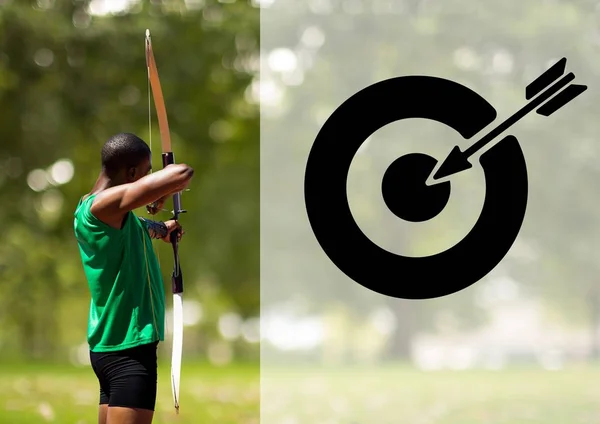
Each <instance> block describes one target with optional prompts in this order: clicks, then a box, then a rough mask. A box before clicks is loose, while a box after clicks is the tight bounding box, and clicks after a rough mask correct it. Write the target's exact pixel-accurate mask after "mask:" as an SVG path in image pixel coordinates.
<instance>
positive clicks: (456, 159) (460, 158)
mask: <svg viewBox="0 0 600 424" xmlns="http://www.w3.org/2000/svg"><path fill="white" fill-rule="evenodd" d="M471 166H472V165H471V164H470V163H469V161H468V156H467V155H465V154H464V153H463V152H461V151H460V149H459V148H458V146H454V148H453V149H452V151H451V152H450V154H449V155H448V157H447V158H446V160H444V162H442V166H440V169H438V171H437V172H436V173H435V175H434V176H433V179H434V180H439V179H440V178H444V177H448V176H450V175H454V174H457V173H459V172H461V171H464V170H465V169H469V168H471Z"/></svg>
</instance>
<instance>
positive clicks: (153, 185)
mask: <svg viewBox="0 0 600 424" xmlns="http://www.w3.org/2000/svg"><path fill="white" fill-rule="evenodd" d="M193 175H194V170H193V169H192V168H191V167H189V166H188V165H185V164H176V165H169V166H167V167H166V168H164V169H162V170H160V171H156V172H154V173H152V174H150V175H147V176H145V177H143V178H140V179H139V180H138V181H136V182H133V183H129V184H122V185H119V186H116V187H111V188H109V189H106V190H104V191H102V192H101V193H99V194H98V196H96V198H95V199H94V203H93V205H92V208H91V211H92V213H93V214H94V216H95V217H96V218H98V219H99V220H100V221H102V222H104V223H106V224H108V225H110V226H111V227H115V228H121V223H122V221H123V217H124V216H125V214H126V213H127V212H129V211H132V210H134V209H137V208H139V207H142V206H144V205H147V204H149V203H152V202H154V201H156V200H158V199H160V198H162V197H165V196H168V195H171V194H174V193H178V192H180V191H182V190H183V189H185V188H186V187H187V186H188V184H189V183H190V180H191V179H192V177H193Z"/></svg>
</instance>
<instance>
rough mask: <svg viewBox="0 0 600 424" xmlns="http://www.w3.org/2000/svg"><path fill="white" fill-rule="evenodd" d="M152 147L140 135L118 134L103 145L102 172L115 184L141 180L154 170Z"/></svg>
mask: <svg viewBox="0 0 600 424" xmlns="http://www.w3.org/2000/svg"><path fill="white" fill-rule="evenodd" d="M151 158H152V155H151V151H150V147H148V145H147V144H146V143H145V142H144V140H142V139H141V138H139V137H138V136H136V135H134V134H130V133H121V134H116V135H114V136H112V137H111V138H109V139H108V140H107V141H106V143H104V146H103V147H102V172H103V173H104V174H105V175H106V176H107V177H108V178H110V180H111V181H112V182H113V183H114V184H125V183H131V182H134V181H137V180H139V179H140V178H142V177H143V176H145V175H147V174H148V172H150V171H151V170H152V162H151Z"/></svg>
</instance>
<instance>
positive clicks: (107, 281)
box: [74, 133, 194, 424]
mask: <svg viewBox="0 0 600 424" xmlns="http://www.w3.org/2000/svg"><path fill="white" fill-rule="evenodd" d="M151 170H152V165H151V152H150V148H149V147H148V145H147V144H146V143H145V142H144V141H142V140H141V139H140V138H138V137H137V136H135V135H133V134H127V133H124V134H117V135H115V136H113V137H111V138H110V139H109V140H108V141H107V142H106V143H105V144H104V147H103V148H102V171H101V172H100V176H99V177H98V180H97V181H96V184H95V185H94V187H93V188H92V190H91V191H90V193H89V194H87V195H85V196H83V197H82V198H81V200H80V201H79V204H78V205H77V209H76V211H75V220H74V229H75V236H76V238H77V243H78V245H79V251H80V254H81V260H82V263H83V268H84V272H85V275H86V278H87V281H88V286H89V289H90V294H91V304H90V311H89V317H88V330H87V340H88V344H89V346H90V360H91V364H92V368H93V369H94V372H95V374H96V376H97V377H98V381H99V383H100V406H99V412H98V423H99V424H150V423H151V422H152V419H153V416H154V407H155V403H156V388H157V357H156V350H157V346H158V342H159V341H163V340H164V318H165V292H164V286H163V280H162V276H161V271H160V268H159V263H158V260H157V258H156V255H155V254H154V250H153V248H152V240H151V239H162V240H164V241H166V242H169V236H170V234H171V232H173V231H175V230H179V237H181V234H183V232H182V230H181V227H180V226H179V224H178V223H177V222H176V221H174V220H170V221H166V222H155V221H151V220H147V219H144V218H138V217H137V216H136V215H134V213H133V212H132V211H133V210H134V209H137V208H139V207H141V206H144V205H151V206H146V208H147V210H148V212H150V213H151V214H155V213H156V212H158V210H160V209H161V208H162V205H163V203H164V201H165V199H166V198H168V197H169V196H172V195H173V194H174V193H177V192H180V191H182V190H184V189H185V188H186V187H187V186H188V184H189V182H190V180H191V178H192V176H193V174H194V170H193V169H192V168H190V167H189V166H187V165H184V164H176V165H169V166H167V167H165V168H164V169H163V170H160V171H157V172H154V173H150V171H151Z"/></svg>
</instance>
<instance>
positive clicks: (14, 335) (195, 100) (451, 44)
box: [0, 0, 600, 424]
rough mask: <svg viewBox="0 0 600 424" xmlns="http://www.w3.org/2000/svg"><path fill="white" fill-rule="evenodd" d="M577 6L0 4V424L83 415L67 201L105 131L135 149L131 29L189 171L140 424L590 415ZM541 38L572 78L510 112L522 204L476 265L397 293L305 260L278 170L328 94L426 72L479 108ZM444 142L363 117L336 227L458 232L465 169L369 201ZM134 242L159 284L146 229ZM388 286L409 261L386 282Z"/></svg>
mask: <svg viewBox="0 0 600 424" xmlns="http://www.w3.org/2000/svg"><path fill="white" fill-rule="evenodd" d="M599 19H600V11H599V9H598V4H597V3H596V2H594V1H587V0H571V1H559V0H555V1H549V2H521V1H517V0H511V1H505V2H486V3H483V2H476V1H475V0H451V1H444V2H440V1H435V0H428V1H418V0H416V1H415V0H339V1H333V0H307V1H296V0H261V1H258V0H257V1H251V2H250V1H244V0H237V1H236V0H221V1H217V0H185V1H184V0H170V1H167V0H163V1H159V0H153V1H151V0H148V1H143V0H140V1H135V0H114V1H109V0H105V1H102V0H95V1H79V0H54V1H52V0H38V1H27V0H12V1H11V0H0V29H1V31H2V32H1V33H0V105H1V108H0V111H1V114H0V141H1V142H0V198H1V202H0V204H1V205H3V207H2V208H1V209H0V217H2V218H3V222H4V225H3V231H2V236H1V240H2V243H0V289H1V291H0V399H1V400H0V423H9V424H13V423H15V424H19V423H40V422H54V423H61V424H62V423H66V424H69V423H74V424H84V423H94V422H95V420H96V418H95V417H96V405H97V390H98V389H97V383H96V379H95V377H94V376H93V374H92V371H91V370H90V369H89V366H88V359H87V355H88V354H87V345H86V343H85V330H86V323H87V310H88V304H89V303H88V302H89V297H88V292H87V285H86V283H85V280H84V276H83V272H82V269H81V265H80V260H79V256H78V252H77V246H76V243H75V240H74V237H73V230H72V220H73V218H72V213H73V210H74V208H75V206H76V204H77V201H78V200H79V198H80V196H81V195H83V194H85V193H87V192H88V191H89V189H90V188H91V186H92V185H93V183H94V181H95V179H96V177H97V174H98V171H99V161H100V157H99V156H100V155H99V149H100V147H101V146H102V143H103V142H104V141H105V140H106V139H107V138H108V137H109V136H111V135H112V134H114V133H117V132H122V131H129V132H134V133H136V134H138V135H140V136H141V137H142V138H144V139H145V140H147V141H148V142H150V141H151V143H152V149H153V151H154V152H157V151H158V152H159V151H160V135H159V132H158V123H157V122H156V119H155V113H154V105H153V101H152V100H150V102H149V101H148V81H147V71H146V64H145V57H144V47H143V46H144V44H143V43H144V32H145V29H146V28H149V29H150V30H151V33H152V40H153V47H154V53H155V57H156V61H157V65H158V70H159V74H160V80H161V83H162V88H163V92H164V95H165V102H166V107H167V112H168V114H169V124H170V128H171V134H172V139H173V149H174V151H175V155H176V161H178V162H185V163H188V164H190V165H192V166H193V167H194V168H195V170H196V174H195V178H194V180H193V183H192V185H191V186H190V189H191V191H189V192H186V193H184V196H183V205H184V207H185V208H186V209H187V210H188V211H189V212H188V214H187V215H185V216H183V218H182V224H183V225H184V227H185V229H186V238H185V239H184V241H183V242H182V245H181V259H182V266H183V272H184V276H185V281H186V285H185V294H184V299H185V304H184V314H185V323H186V328H185V333H184V339H185V349H184V356H183V369H182V397H181V402H182V410H181V415H180V416H175V415H174V411H173V408H172V403H171V402H172V401H171V393H170V386H169V363H170V347H171V345H170V328H171V325H172V322H171V311H170V310H168V311H167V329H168V330H169V333H168V334H167V340H166V342H165V343H164V344H163V345H162V346H161V351H160V355H161V358H162V362H161V365H160V367H161V368H160V370H159V372H160V374H159V399H158V404H157V413H156V420H155V422H157V423H169V422H176V421H177V422H180V423H212V422H214V423H217V422H218V423H223V424H250V423H258V422H259V409H260V412H261V416H262V418H261V421H262V423H264V424H274V423H277V424H296V423H302V424H303V423H307V422H308V423H312V422H318V423H324V424H330V423H331V424H334V423H336V424H337V423H356V424H358V423H372V422H376V423H378V424H385V423H390V424H396V423H398V422H402V423H417V424H419V423H423V424H425V423H436V424H458V423H460V424H471V423H473V424H480V423H487V424H497V423H511V424H512V423H550V424H555V423H556V424H558V423H560V424H563V423H586V424H587V423H590V424H593V423H598V422H600V406H599V403H600V393H599V392H598V390H597V387H596V383H595V382H596V380H598V378H599V377H600V368H599V367H598V366H597V358H598V356H599V355H600V327H599V324H600V286H599V285H598V281H597V280H598V277H597V276H598V274H599V273H600V272H599V271H600V270H599V268H600V267H599V265H598V261H597V258H596V253H597V251H598V246H599V242H600V231H599V230H600V216H599V215H598V213H597V212H596V209H597V207H598V205H599V204H600V203H598V201H597V199H598V196H597V195H596V193H597V188H596V178H598V176H599V174H600V168H599V165H598V159H599V156H600V153H599V152H600V150H599V149H598V147H597V134H599V133H600V122H599V121H598V120H597V118H596V115H597V114H598V113H599V112H600V108H599V107H598V106H597V105H598V89H597V87H595V81H596V76H597V75H598V74H599V73H600V41H599V40H600V33H599V32H598V28H599V27H600V26H599V23H600V22H599ZM259 23H260V25H259ZM259 32H260V37H259ZM563 56H566V57H567V58H568V62H567V68H568V70H569V71H573V72H574V73H575V74H576V76H577V79H576V82H578V83H580V84H588V85H589V89H588V91H587V92H586V93H584V94H583V95H582V96H581V97H580V98H577V99H576V100H575V101H573V103H572V104H569V105H567V106H565V108H564V109H562V110H560V111H559V112H557V113H556V114H555V115H553V116H551V117H549V118H544V117H541V116H534V115H532V116H528V117H526V118H524V119H523V120H522V121H521V122H520V123H519V124H517V125H516V126H515V127H514V129H513V130H511V131H510V133H511V134H514V135H515V136H517V137H518V138H519V140H520V142H521V146H522V148H523V150H524V152H525V157H526V159H527V164H528V171H529V180H530V181H529V182H530V187H529V190H530V193H529V202H528V212H527V215H526V219H525V222H524V225H523V228H522V231H521V233H520V235H519V238H518V239H517V241H516V242H515V244H514V246H513V248H512V249H511V251H510V252H509V254H508V255H507V257H506V258H505V260H504V261H503V262H502V263H501V264H500V265H499V266H498V267H497V268H496V269H494V271H492V272H491V273H490V274H489V275H488V276H487V277H486V278H485V279H483V280H482V281H480V282H478V283H477V284H475V285H473V286H472V287H470V288H468V289H466V290H463V291H461V292H459V293H457V294H455V295H451V296H448V297H444V298H441V299H435V300H431V301H401V300H398V299H390V298H386V297H383V296H380V295H377V294H375V293H372V292H369V291H368V290H366V289H364V288H362V287H360V286H358V285H357V284H355V283H353V282H351V281H349V280H348V279H347V278H346V277H345V276H344V275H343V274H341V272H340V271H339V270H337V269H336V268H335V266H334V265H333V264H331V262H329V260H328V259H327V258H326V257H325V255H324V254H323V253H322V251H321V249H320V247H319V246H318V244H317V243H316V241H315V239H314V236H313V234H312V231H311V229H310V227H309V226H308V221H307V219H306V214H305V210H304V205H303V186H302V184H303V175H304V166H305V164H306V157H307V155H308V152H309V150H310V146H311V144H312V142H313V140H314V138H315V136H316V134H317V133H318V130H319V128H320V127H321V125H322V124H323V123H324V122H325V120H326V119H327V117H328V116H329V115H330V114H331V113H332V112H333V110H334V109H335V108H336V107H337V106H338V105H339V104H341V103H342V102H343V101H344V100H345V99H346V98H348V97H349V96H350V95H352V94H354V93H355V92H356V91H358V90H360V89H362V88H364V87H365V86H367V85H369V84H372V83H374V82H376V81H379V80H381V79H384V78H389V77H394V76H398V75H407V74H429V75H436V76H440V77H444V78H449V79H452V80H455V81H457V82H460V83H462V84H464V85H466V86H468V87H470V88H471V89H473V90H475V91H477V92H478V93H479V94H481V95H482V96H483V97H485V98H486V99H487V100H488V101H489V102H490V103H491V104H492V105H493V106H494V107H495V108H496V110H497V111H498V120H497V122H499V120H501V119H504V118H506V117H508V116H510V115H511V114H512V113H513V112H515V111H516V110H517V109H519V108H520V107H522V106H523V105H524V104H525V98H524V89H525V86H526V85H527V84H528V83H529V82H531V81H532V80H533V79H535V77H537V76H538V75H539V74H540V73H541V72H543V71H544V70H545V69H547V68H548V67H549V66H550V65H551V64H552V63H554V62H555V61H556V60H557V59H559V58H561V57H563ZM259 71H260V76H259ZM405 100H406V99H390V101H405ZM408 100H409V99H408ZM259 101H260V114H259ZM457 107H460V100H459V99H457ZM149 111H150V117H151V119H152V121H151V122H152V125H151V128H150V127H149V122H148V119H149ZM497 122H496V123H497ZM259 130H260V133H259ZM259 139H260V143H259ZM464 143H465V142H464V140H461V139H460V137H458V136H457V134H455V133H453V132H452V131H451V130H448V129H445V128H440V127H439V126H436V125H432V124H431V123H428V122H425V121H419V120H416V121H411V122H402V123H395V124H392V125H390V126H388V127H386V128H384V129H382V130H380V131H378V132H377V133H376V134H374V135H373V136H372V137H371V138H370V139H369V140H368V141H367V142H366V143H365V145H364V146H363V148H362V149H361V151H360V152H359V154H358V155H357V156H356V158H355V160H354V162H353V164H352V167H351V171H350V175H349V180H348V197H349V201H350V204H351V207H352V211H353V213H354V216H355V219H356V221H357V223H358V224H359V225H360V227H361V229H363V231H364V232H365V233H366V234H367V235H368V236H369V237H370V238H371V239H372V240H374V241H375V242H377V243H378V244H379V245H381V246H383V247H385V248H386V249H388V250H390V251H394V252H398V253H403V254H407V255H415V256H421V255H429V254H432V253H435V252H438V251H440V250H443V249H447V248H449V247H451V246H452V245H453V244H454V243H456V242H457V241H458V240H460V239H461V238H462V237H463V236H464V234H465V233H466V232H468V230H469V229H470V228H471V227H472V225H473V223H474V220H475V219H476V218H477V216H478V215H479V212H480V209H481V205H482V202H483V196H484V194H485V190H484V185H483V179H482V177H483V174H482V172H481V171H480V170H479V169H478V168H477V167H476V166H474V169H473V170H472V172H471V171H469V172H468V173H464V174H461V175H458V176H456V179H455V180H453V186H452V190H453V197H452V200H451V202H450V203H449V205H448V207H447V209H446V210H445V211H444V212H443V213H442V214H441V215H440V216H438V217H437V218H436V219H435V220H432V221H431V222H428V223H425V224H423V225H417V226H413V225H408V224H404V223H402V222H398V220H397V219H396V218H395V217H394V216H391V215H390V213H389V211H387V209H386V208H385V205H384V204H383V203H382V200H381V196H380V186H379V184H380V181H381V176H382V173H383V172H384V171H385V169H386V168H387V166H388V165H389V164H390V163H391V162H392V161H393V160H394V159H395V158H397V157H398V156H400V155H403V154H406V153H408V152H412V151H420V152H423V153H428V154H430V155H432V156H434V157H436V158H438V159H442V158H443V157H445V156H446V155H447V154H448V152H449V151H450V149H451V147H452V146H454V145H455V144H458V145H460V146H461V147H462V146H464V145H465V144H464ZM259 146H260V147H259ZM154 167H155V169H159V168H161V167H162V165H161V164H160V159H159V154H157V153H155V155H154ZM138 213H139V214H140V215H143V214H145V211H144V210H140V211H138ZM166 218H168V214H167V215H165V216H164V219H166ZM259 223H260V226H259ZM259 241H260V245H259ZM342 242H343V241H342ZM156 248H157V251H158V252H159V255H160V259H161V264H162V267H163V273H164V276H165V280H166V282H168V275H169V273H170V270H171V266H172V262H171V249H170V247H169V246H168V245H166V244H161V243H157V244H156ZM473 260H477V258H473ZM408 283H419V281H418V280H416V279H415V278H414V277H413V276H405V275H400V276H399V284H408ZM166 288H167V306H170V296H169V295H168V293H169V292H168V284H167V285H166ZM259 315H260V317H261V320H260V321H259V320H258V317H259ZM259 328H260V335H259ZM259 341H260V349H259ZM259 354H260V355H259ZM259 356H260V367H261V374H260V379H259ZM259 382H260V389H259ZM259 390H260V391H259ZM259 398H260V399H262V402H261V404H260V408H259Z"/></svg>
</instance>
